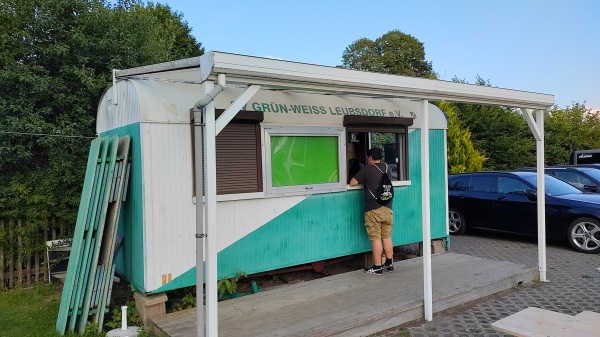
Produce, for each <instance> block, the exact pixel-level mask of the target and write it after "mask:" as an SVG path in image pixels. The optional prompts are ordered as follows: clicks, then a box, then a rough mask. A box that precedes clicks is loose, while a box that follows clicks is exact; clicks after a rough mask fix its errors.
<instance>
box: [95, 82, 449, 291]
mask: <svg viewBox="0 0 600 337" xmlns="http://www.w3.org/2000/svg"><path fill="white" fill-rule="evenodd" d="M116 89H117V91H116V92H115V87H111V88H109V89H108V90H107V91H106V92H105V94H104V95H103V97H102V99H101V102H100V105H99V108H98V124H97V131H98V133H99V134H100V135H108V134H119V135H129V136H130V137H131V146H132V153H131V156H132V166H131V179H130V186H129V188H130V194H129V195H130V197H129V198H128V199H127V201H126V202H125V204H124V205H123V210H122V212H121V223H120V227H119V231H120V233H121V234H123V236H124V245H123V250H122V252H121V253H120V254H119V256H118V258H117V262H118V263H117V272H118V273H119V274H120V275H122V276H123V277H125V278H126V279H128V280H129V281H130V282H131V283H132V285H133V286H134V287H135V288H136V289H137V290H139V291H142V292H145V293H159V292H164V291H168V290H173V289H178V288H183V287H187V286H193V285H195V249H196V239H195V236H194V235H195V201H196V198H195V191H194V182H193V177H194V175H193V170H194V167H193V162H194V158H193V148H192V146H193V132H192V127H191V123H190V107H192V106H193V104H194V102H195V101H196V100H197V99H198V93H199V85H198V84H193V83H184V82H166V81H152V80H147V79H133V78H132V79H126V80H120V81H117V82H116ZM240 93H241V90H240V89H235V88H225V91H223V92H222V93H221V94H220V95H219V96H217V99H216V101H215V105H216V109H225V108H226V107H227V106H228V105H229V104H230V103H231V102H232V101H233V100H234V99H235V98H236V97H237V96H238V95H239V94H240ZM115 100H118V104H115ZM248 116H250V117H248ZM420 116H421V111H420V103H419V102H418V101H411V100H403V99H369V98H359V97H341V96H334V95H317V94H305V93H290V92H276V91H266V90H260V91H259V92H258V93H257V94H255V95H254V97H253V98H252V99H251V100H250V101H249V102H248V103H247V104H246V105H245V106H244V108H243V110H242V111H241V112H240V113H238V117H239V118H237V119H234V120H233V121H232V122H231V123H230V124H229V125H228V126H227V127H226V128H225V129H224V130H223V132H222V133H221V134H220V135H219V136H218V137H217V193H218V197H217V200H218V202H217V230H218V232H217V233H216V236H217V238H216V240H217V246H218V256H217V259H218V277H219V278H224V277H229V276H232V275H234V274H236V273H237V272H240V271H243V272H245V273H247V274H252V273H259V272H264V271H269V270H274V269H279V268H285V267H290V266H296V265H300V264H305V263H310V262H315V261H321V260H325V259H332V258H337V257H341V256H347V255H351V254H356V253H362V252H368V251H370V242H369V241H368V239H367V238H366V235H365V232H364V228H363V216H362V212H363V210H362V198H363V191H362V189H361V188H351V187H349V186H348V185H347V182H348V179H349V178H351V176H352V174H353V172H349V171H352V170H353V167H354V165H355V164H357V163H358V162H362V163H364V162H365V161H366V160H365V156H366V155H365V152H366V149H367V148H368V147H369V146H371V145H373V143H376V142H379V143H381V142H382V140H381V139H379V140H377V139H371V138H374V137H375V136H373V135H374V134H378V135H379V134H383V139H384V142H385V137H389V134H393V136H392V137H393V139H394V141H391V142H390V141H387V144H388V145H386V151H387V152H388V158H386V159H387V161H388V162H389V163H390V164H391V166H392V167H393V168H394V170H395V173H394V174H395V175H396V180H397V181H395V182H394V186H395V195H396V197H395V199H394V221H395V226H394V231H393V233H392V237H393V240H394V243H395V244H396V245H401V244H407V243H414V242H420V241H421V240H422V228H421V223H422V216H421V178H420V176H421V170H420V163H421V158H420V157H421V151H420V121H421V118H420ZM429 129H430V136H429V145H430V152H429V157H430V158H429V161H430V186H431V189H430V197H431V237H432V239H435V238H442V237H444V238H445V237H447V229H446V213H447V210H446V157H445V148H446V118H445V116H444V114H443V113H442V112H441V111H440V110H439V109H438V108H437V107H435V106H433V105H431V104H430V105H429ZM396 132H398V133H396ZM386 134H388V136H385V135H386ZM369 135H370V136H369ZM379 136H381V135H379ZM379 138H381V137H379ZM388 140H389V138H388ZM398 142H399V143H398ZM392 143H394V145H390V144H392ZM398 157H399V158H398ZM240 172H241V173H240ZM311 172H315V174H311ZM249 177H250V178H249ZM240 191H242V192H240ZM208 235H210V234H208Z"/></svg>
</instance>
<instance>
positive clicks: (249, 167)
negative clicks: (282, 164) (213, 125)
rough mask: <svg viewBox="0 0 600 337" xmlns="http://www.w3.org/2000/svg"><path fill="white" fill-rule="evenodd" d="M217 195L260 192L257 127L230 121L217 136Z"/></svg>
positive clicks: (259, 154)
mask: <svg viewBox="0 0 600 337" xmlns="http://www.w3.org/2000/svg"><path fill="white" fill-rule="evenodd" d="M216 146H217V149H216V150H217V194H219V195H221V194H237V193H252V192H262V185H263V184H262V166H261V163H262V160H261V151H260V124H259V123H256V122H255V121H238V120H233V121H231V122H230V123H229V124H228V125H227V126H226V127H225V128H224V129H223V131H221V132H220V133H219V135H218V136H217V140H216Z"/></svg>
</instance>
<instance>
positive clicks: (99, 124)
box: [96, 81, 140, 134]
mask: <svg viewBox="0 0 600 337" xmlns="http://www.w3.org/2000/svg"><path fill="white" fill-rule="evenodd" d="M117 88H118V94H117V96H116V97H115V91H114V90H115V89H114V87H110V88H109V89H108V90H107V91H106V92H105V93H104V95H103V96H102V98H101V100H100V104H99V105H98V113H97V117H96V132H97V133H99V134H100V133H104V132H106V131H109V130H113V129H116V128H119V127H123V126H127V125H130V124H134V123H138V122H139V121H140V102H139V97H138V91H137V89H136V87H135V85H134V83H133V82H131V81H119V82H118V83H117ZM115 99H116V100H117V103H118V104H115Z"/></svg>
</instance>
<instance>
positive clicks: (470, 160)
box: [436, 102, 486, 174]
mask: <svg viewBox="0 0 600 337" xmlns="http://www.w3.org/2000/svg"><path fill="white" fill-rule="evenodd" d="M436 105H437V107H438V108H440V110H442V111H443V112H444V113H446V115H447V116H448V135H447V137H446V138H447V143H448V144H447V146H448V173H450V174H454V173H462V172H474V171H480V170H481V168H482V167H483V163H484V161H485V160H486V158H485V157H484V156H483V155H482V154H481V153H479V151H477V150H476V149H475V147H474V146H473V143H472V142H471V132H470V131H469V129H468V128H463V127H462V126H461V125H460V121H459V120H458V116H457V114H456V108H455V106H454V105H453V104H452V103H448V102H438V103H436Z"/></svg>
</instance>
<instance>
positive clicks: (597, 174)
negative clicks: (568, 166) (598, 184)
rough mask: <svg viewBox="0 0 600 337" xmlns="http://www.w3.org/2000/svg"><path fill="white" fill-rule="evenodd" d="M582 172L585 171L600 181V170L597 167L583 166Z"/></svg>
mask: <svg viewBox="0 0 600 337" xmlns="http://www.w3.org/2000/svg"><path fill="white" fill-rule="evenodd" d="M579 170H580V171H581V172H585V173H586V174H587V175H589V176H590V177H592V178H594V179H596V180H598V181H600V170H599V169H595V168H581V169H579Z"/></svg>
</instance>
